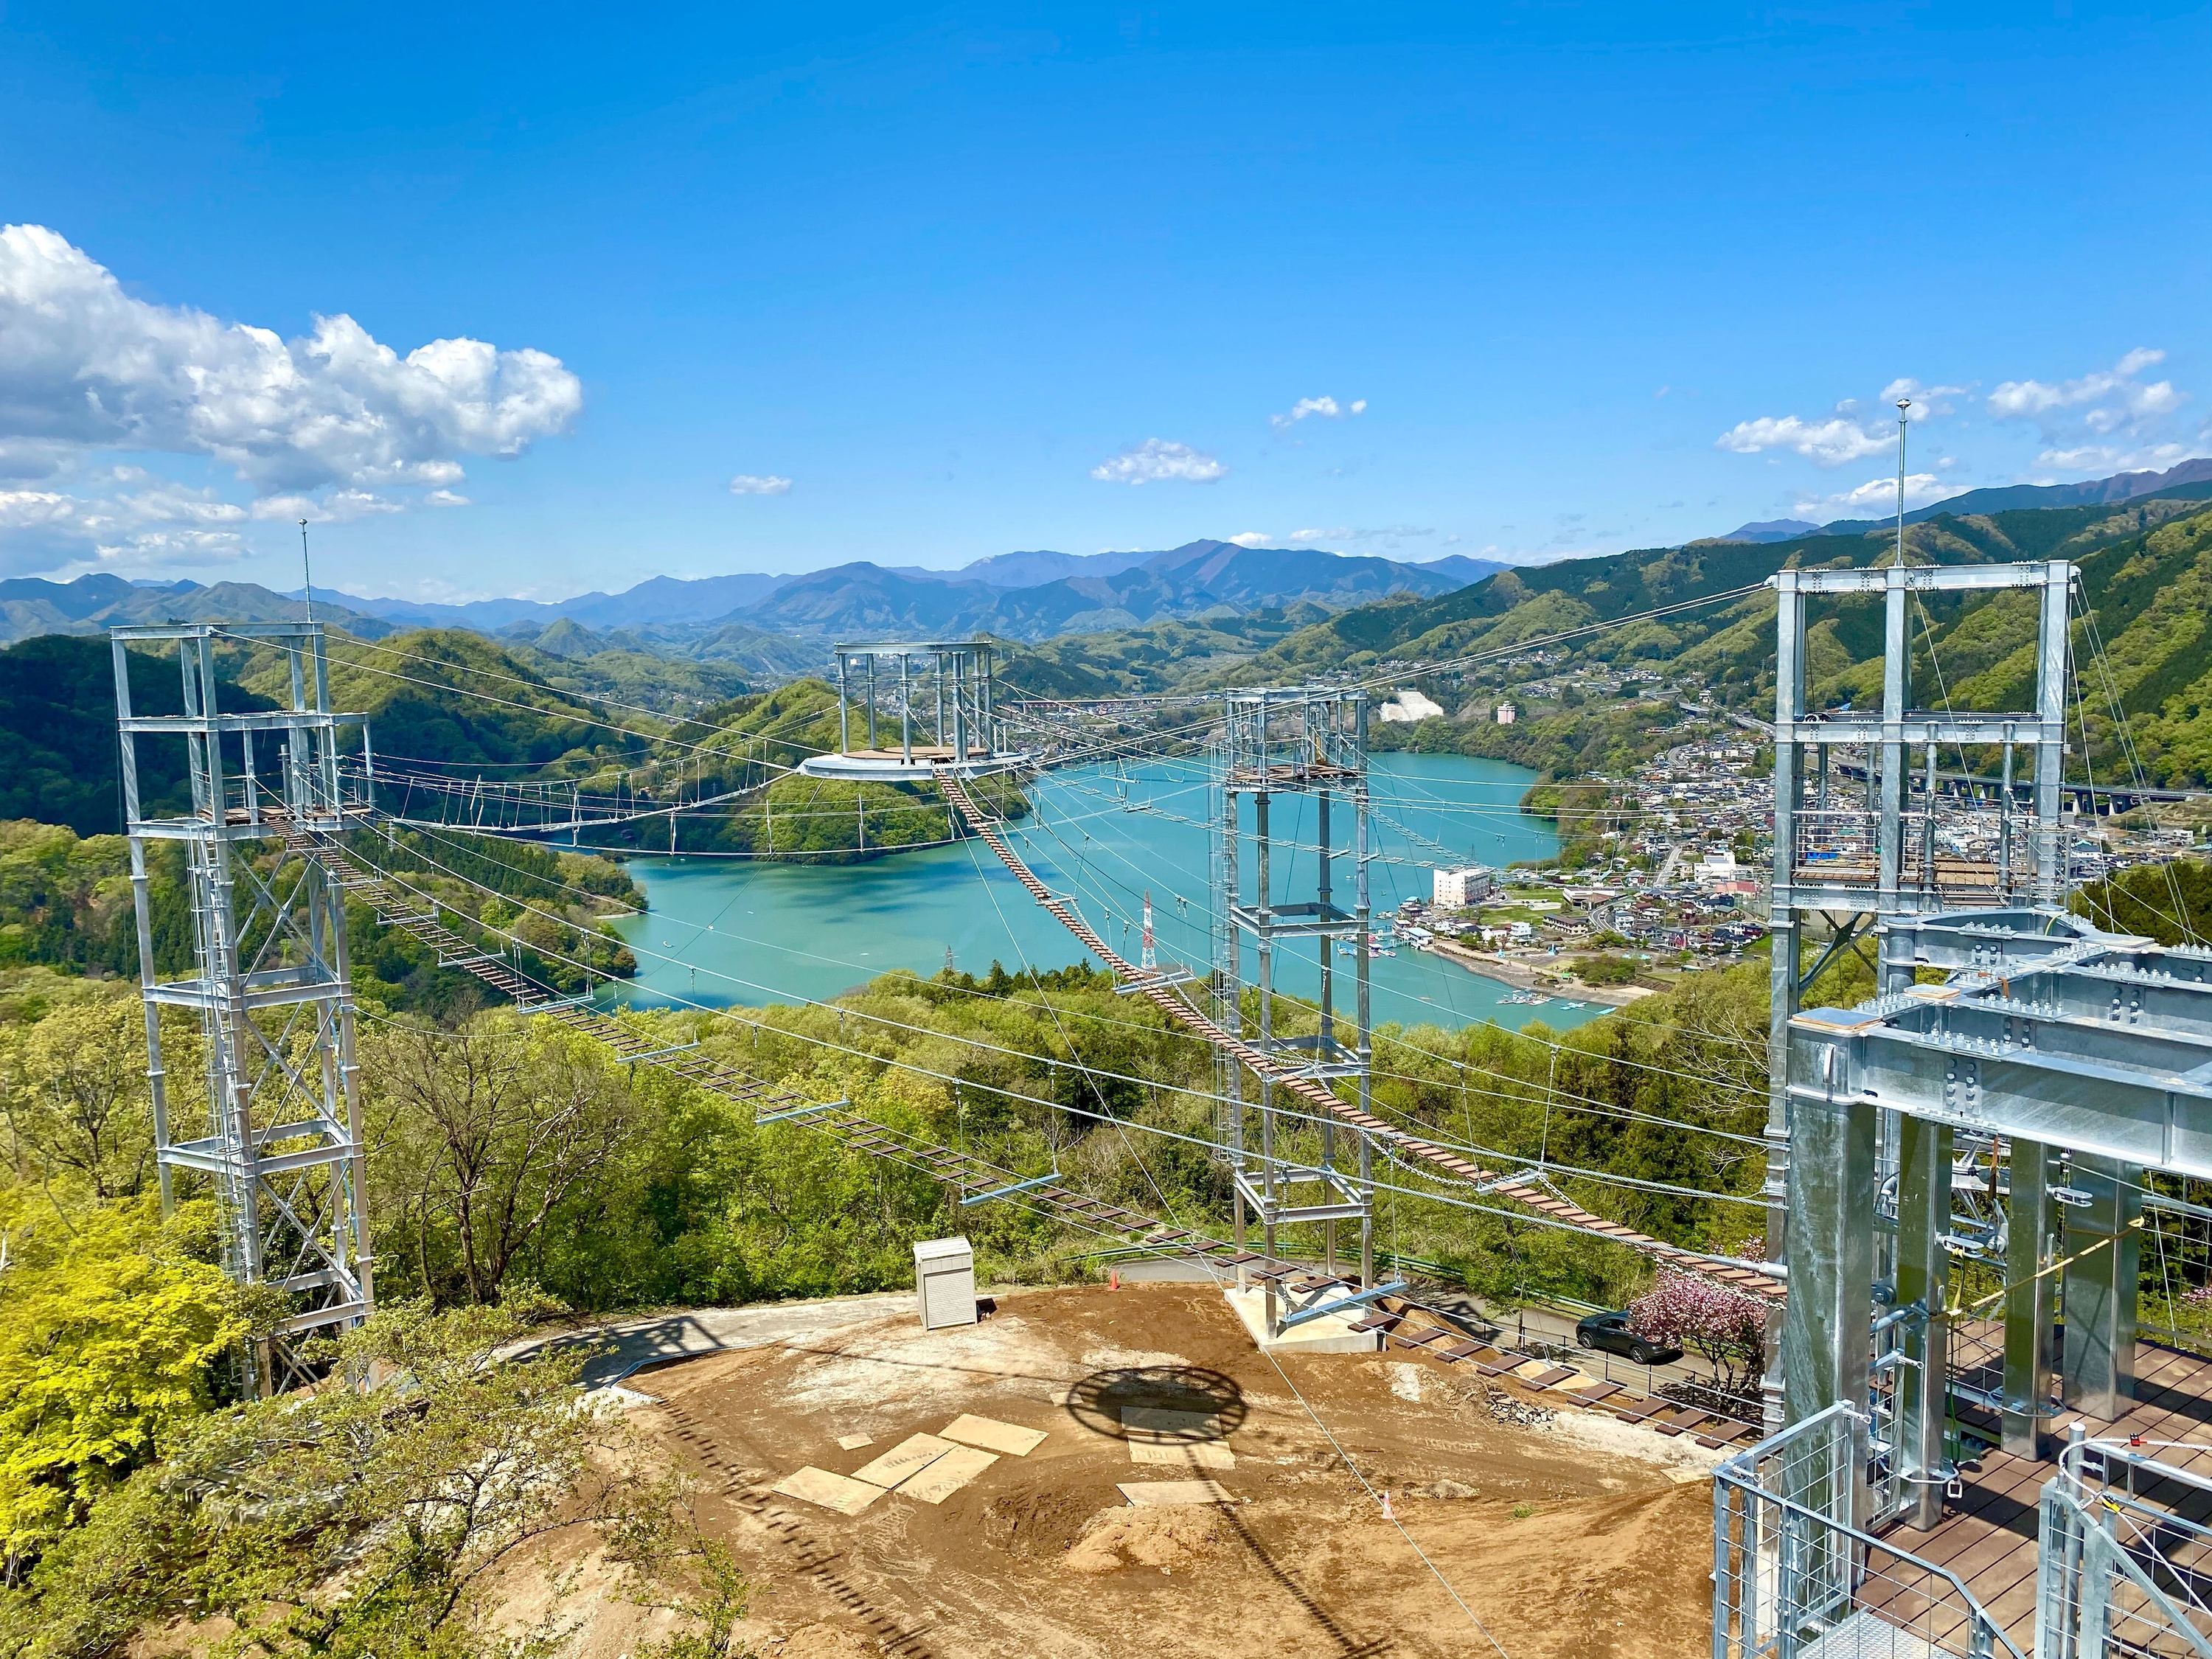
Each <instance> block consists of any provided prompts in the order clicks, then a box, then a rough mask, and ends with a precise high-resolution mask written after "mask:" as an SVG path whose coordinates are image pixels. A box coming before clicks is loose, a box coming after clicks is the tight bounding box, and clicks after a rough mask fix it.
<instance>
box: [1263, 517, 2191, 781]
mask: <svg viewBox="0 0 2212 1659" xmlns="http://www.w3.org/2000/svg"><path fill="white" fill-rule="evenodd" d="M1893 537H1894V532H1881V533H1877V534H1869V535H1864V536H1860V535H1850V536H1829V535H1821V536H1807V537H1800V538H1795V539H1793V540H1790V541H1784V542H1772V543H1766V544H1743V543H1716V542H1693V543H1692V544H1689V545H1687V546H1686V547H1680V548H1669V549H1661V550H1652V551H1638V552H1631V553H1622V554H1617V555H1613V556H1609V557H1606V558H1599V559H1578V560H1574V561H1571V562H1566V563H1563V564H1559V565H1551V566H1543V567H1539V568H1535V569H1530V570H1516V571H1508V572H1504V573H1502V574H1498V575H1496V576H1493V577H1491V578H1490V579H1489V580H1486V581H1483V582H1480V583H1477V584H1476V585H1475V586H1473V587H1469V588H1466V589H1463V590H1462V591H1461V592H1456V593H1452V594H1448V595H1446V596H1444V597H1443V598H1442V599H1431V600H1419V601H1394V602H1391V603H1389V604H1383V605H1368V606H1364V607H1363V608H1361V609H1359V610H1357V611H1346V612H1344V613H1343V614H1341V615H1340V616H1336V617H1330V618H1328V619H1327V620H1326V621H1323V622H1320V623H1316V624H1315V625H1313V626H1311V627H1308V628H1304V629H1300V630H1298V631H1297V632H1296V633H1294V634H1292V635H1290V636H1289V637H1288V638H1287V639H1285V640H1283V641H1281V642H1280V643H1279V644H1277V645H1275V646H1273V647H1271V648H1269V649H1267V650H1266V651H1263V652H1261V653H1258V654H1257V655H1255V656H1254V657H1253V658H1251V659H1249V661H1246V662H1244V663H1243V664H1242V665H1238V666H1237V667H1236V668H1235V669H1234V670H1233V671H1232V673H1231V678H1234V679H1236V680H1237V681H1239V682H1241V683H1244V684H1267V683H1271V682H1276V683H1279V682H1286V681H1295V680H1299V679H1306V678H1316V677H1318V676H1322V675H1329V674H1340V673H1342V672H1344V671H1347V670H1352V671H1370V672H1380V673H1382V674H1383V675H1385V676H1387V675H1388V674H1389V671H1390V670H1391V669H1392V668H1393V667H1394V666H1398V665H1402V666H1403V667H1404V668H1405V669H1406V671H1407V679H1408V682H1409V683H1413V682H1418V683H1419V684H1421V685H1422V686H1423V687H1424V688H1425V689H1428V690H1430V691H1431V695H1432V696H1436V697H1437V700H1438V701H1439V702H1443V703H1444V704H1445V706H1446V708H1447V709H1448V710H1449V709H1455V710H1456V711H1457V714H1458V716H1459V718H1457V719H1455V720H1451V721H1450V722H1449V726H1452V727H1455V728H1458V737H1457V738H1455V736H1454V734H1453V732H1450V731H1445V732H1428V733H1425V734H1423V735H1422V736H1421V737H1419V738H1414V737H1413V735H1412V734H1410V733H1407V734H1404V735H1401V734H1398V733H1392V734H1391V735H1390V737H1389V738H1388V739H1386V741H1389V742H1391V743H1412V742H1419V743H1420V744H1422V745H1423V746H1428V747H1455V746H1459V747H1474V748H1477V749H1479V750H1480V752H1485V753H1488V752H1492V750H1494V749H1496V748H1497V746H1498V740H1499V739H1498V734H1497V733H1495V732H1484V733H1480V734H1478V733H1476V732H1474V730H1473V729H1472V728H1473V725H1474V721H1473V718H1472V717H1473V715H1474V713H1475V711H1476V709H1477V708H1480V709H1481V710H1483V711H1486V710H1487V708H1488V707H1489V705H1490V702H1492V701H1493V700H1494V698H1495V695H1496V691H1497V689H1498V688H1499V687H1501V686H1505V685H1510V684H1515V683H1516V681H1526V680H1528V679H1530V678H1542V677H1543V676H1544V675H1545V674H1547V673H1552V672H1557V671H1559V670H1561V669H1571V668H1573V667H1575V666H1577V665H1582V666H1589V665H1606V666H1609V667H1612V668H1614V669H1622V668H1630V667H1637V666H1648V667H1651V668H1654V669H1659V670H1663V671H1664V672H1665V673H1666V674H1667V676H1668V678H1670V679H1672V680H1674V682H1675V683H1677V684H1685V685H1686V686H1687V687H1689V688H1692V689H1695V690H1701V691H1704V692H1706V693H1709V694H1710V695H1711V696H1713V697H1714V698H1715V699H1716V700H1717V702H1720V703H1721V704H1722V705H1723V706H1724V707H1731V708H1740V709H1742V710H1744V711H1746V712H1748V713H1752V714H1762V713H1764V712H1765V709H1766V708H1767V707H1768V706H1769V702H1768V700H1769V699H1771V696H1772V695H1773V678H1772V676H1773V652H1774V645H1773V639H1774V622H1773V619H1774V604H1773V600H1772V598H1771V595H1770V594H1769V593H1767V592H1765V590H1764V589H1763V588H1760V587H1759V586H1757V585H1758V584H1761V583H1764V582H1765V580H1766V579H1767V578H1768V577H1770V576H1771V575H1772V574H1774V573H1775V572H1776V571H1777V570H1779V569H1782V568H1784V567H1785V566H1793V567H1796V568H1820V567H1826V566H1871V565H1878V564H1885V563H1887V562H1890V561H1891V560H1892V559H1893V557H1894V556H1895V544H1894V539H1893ZM1905 556H1906V557H1907V558H1908V559H1910V560H1911V561H1914V562H1934V563H1941V564H1975V563H1999V562H2015V561H2023V560H2035V559H2044V558H2053V557H2063V558H2069V559H2072V560H2074V561H2075V562H2077V563H2078V565H2079V566H2080V569H2081V590H2080V593H2079V595H2078V596H2077V604H2078V605H2080V606H2081V614H2079V615H2078V616H2077V617H2076V620H2075V659H2076V662H2077V664H2078V665H2079V675H2078V678H2079V684H2080V687H2081V703H2082V708H2081V711H2080V714H2079V718H2080V719H2081V720H2084V721H2085V722H2086V728H2087V733H2088V738H2089V741H2088V744H2087V749H2086V754H2085V755H2077V757H2076V758H2075V765H2076V767H2077V770H2076V772H2075V775H2077V776H2079V775H2082V774H2081V771H2080V770H2079V769H2078V768H2080V767H2082V766H2084V765H2086V768H2087V770H2088V771H2089V772H2090V773H2091V774H2093V775H2094V776H2095V777H2096V778H2098V779H2099V780H2100V781H2107V782H2112V781H2124V780H2125V779H2127V778H2128V777H2129V776H2130V775H2131V769H2132V766H2133V764H2134V763H2135V760H2136V758H2139V759H2140V763H2141V764H2142V769H2143V771H2144V774H2145V776H2146V781H2148V782H2152V783H2155V784H2160V785H2166V786H2172V787H2203V786H2205V785H2207V784H2212V723H2208V721H2207V720H2206V719H2205V716H2206V714H2207V712H2208V711H2212V624H2208V620H2207V618H2208V615H2212V510H2208V509H2207V507H2206V506H2205V504H2204V502H2203V501H2202V500H2199V499H2193V498H2167V497H2156V498H2146V499H2143V500H2139V501H2130V502H2127V503H2125V504H2124V505H2123V506H2120V507H2111V506H2102V505H2091V506H2086V507H2066V508H2045V509H2023V510H2021V511H2017V512H2008V513H1994V514H1988V515H1981V514H1974V515H1968V516H1965V517H1954V516H1951V515H1945V514H1938V515H1937V516H1936V517H1934V518H1931V519H1929V520H1925V521H1924V522H1923V523H1920V524H1917V525H1911V526H1908V527H1907V529H1906V532H1905ZM1744 588H1750V589H1752V590H1753V591H1751V592H1746V593H1743V594H1741V596H1740V597H1737V598H1735V599H1723V601H1722V602H1720V603H1717V604H1713V605H1704V606H1699V607H1697V608H1693V609H1689V610H1685V611H1678V612H1675V613H1674V614H1671V615H1668V616H1663V617H1652V618H1649V619H1644V620H1638V621H1631V622H1626V623H1625V625H1622V626H1618V627H1612V628H1606V629H1602V630H1601V631H1598V632H1595V633H1591V634H1588V635H1583V636H1582V637H1580V638H1577V639H1575V640H1571V641H1565V642H1560V643H1555V644H1550V645H1547V646H1546V647H1545V649H1546V653H1547V655H1546V659H1545V662H1544V664H1543V665H1541V666H1539V665H1535V664H1534V662H1533V660H1530V659H1524V660H1523V661H1522V662H1521V663H1519V664H1516V665H1505V664H1498V665H1489V666H1484V665H1474V666H1471V667H1457V668H1454V669H1452V670H1450V671H1448V672H1444V673H1438V672H1436V671H1428V672H1423V671H1422V670H1421V668H1420V667H1419V665H1425V664H1433V663H1436V662H1438V661H1439V660H1444V661H1449V659H1458V658H1464V657H1467V656H1470V655H1474V654H1476V653H1510V652H1511V650H1512V647H1516V646H1521V645H1524V644H1530V643H1531V642H1541V641H1547V640H1548V639H1550V638H1551V637H1552V636H1554V635H1559V634H1564V633H1567V632H1570V631H1571V630H1574V629H1585V628H1589V627H1590V626H1591V625H1592V624H1600V623H1621V622H1622V621H1623V619H1625V618H1630V617H1639V616H1641V614H1642V613H1644V612H1647V611H1653V610H1657V609H1660V608H1662V607H1665V606H1668V605H1677V604H1680V603H1682V602H1684V601H1690V600H1699V599H1712V598H1713V597H1714V596H1717V595H1725V594H1729V593H1731V592H1735V590H1738V589H1744ZM2034 604H2035V601H2034V599H2033V596H2032V595H2029V594H2027V593H2021V592H2014V593H1998V594H1993V595H1987V596H1983V595H1948V594H1942V595H1929V596H1927V597H1926V599H1925V600H1924V602H1923V601H1919V600H1916V608H1915V613H1914V618H1913V627H1914V631H1915V636H1916V637H1915V641H1914V644H1915V661H1914V665H1913V684H1914V687H1915V690H1914V701H1915V702H1916V703H1918V704H1920V705H1922V706H1942V704H1944V703H1945V702H1948V703H1949V704H1951V705H1952V706H1954V707H1958V708H1985V709H2009V708H2025V707H2027V704H2028V702H2030V701H2031V698H2030V693H2029V689H2028V688H2029V681H2030V677H2031V670H2032V665H2033V639H2034V624H2033V610H2034ZM1880 653H1881V607H1880V602H1879V601H1878V600H1876V599H1855V600H1848V601H1840V602H1837V603H1835V604H1833V605H1824V606H1822V607H1821V608H1820V611H1818V612H1817V613H1816V620H1815V621H1814V624H1813V626H1812V628H1811V629H1810V630H1809V637H1808V696H1809V697H1810V699H1811V701H1812V702H1813V704H1814V706H1815V707H1836V706H1840V705H1842V704H1845V703H1860V704H1863V703H1864V702H1867V701H1869V700H1870V699H1872V698H1874V697H1875V696H1879V693H1880ZM1485 690H1487V691H1488V692H1489V693H1490V694H1491V695H1490V696H1480V693H1481V692H1483V691H1485ZM1546 712H1547V714H1548V713H1549V712H1551V711H1548V710H1547V711H1546ZM2123 717H2124V728H2125V730H2124V732H2123V729H2122V726H2123ZM1669 718H1671V716H1670V714H1669V713H1668V708H1666V707H1664V706H1659V707H1655V708H1654V709H1653V711H1652V719H1653V720H1654V721H1655V722H1656V723H1662V724H1663V723H1664V722H1665V720H1668V719H1669ZM1438 724H1443V723H1438ZM2129 740H2131V742H2132V750H2130V746H2129ZM1527 746H1528V745H1527V744H1526V743H1525V742H1524V743H1523V744H1522V747H1524V748H1525V747H1527ZM1578 746H1579V745H1577V744H1572V743H1565V744H1564V746H1563V747H1562V748H1560V749H1559V750H1558V751H1557V752H1558V753H1559V754H1565V753H1566V752H1568V751H1569V750H1574V749H1577V747H1578ZM1601 747H1602V749H1603V750H1604V751H1605V752H1607V754H1608V755H1609V756H1611V757H1613V759H1615V760H1616V761H1617V760H1618V759H1619V757H1620V752H1621V751H1620V745H1619V744H1617V743H1613V742H1608V743H1607V744H1604V745H1601ZM2077 747H2078V745H2077Z"/></svg>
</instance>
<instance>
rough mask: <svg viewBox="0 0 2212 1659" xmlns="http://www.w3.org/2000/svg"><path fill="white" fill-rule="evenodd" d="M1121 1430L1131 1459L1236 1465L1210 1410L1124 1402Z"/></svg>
mask: <svg viewBox="0 0 2212 1659" xmlns="http://www.w3.org/2000/svg"><path fill="white" fill-rule="evenodd" d="M1121 1431H1122V1433H1123V1435H1124V1436H1125V1437H1127V1440H1128V1443H1129V1461H1130V1462H1133V1463H1172V1464H1176V1465H1179V1466H1180V1467H1182V1468H1202V1469H1233V1468H1236V1467H1237V1454H1236V1453H1234V1452H1233V1451H1231V1450H1230V1449H1229V1442H1228V1440H1227V1438H1226V1437H1225V1435H1224V1434H1223V1432H1222V1428H1221V1419H1220V1418H1219V1416H1218V1415H1217V1414H1216V1413H1212V1412H1171V1411H1162V1410H1159V1409H1158V1408H1156V1407H1151V1406H1124V1407H1122V1408H1121Z"/></svg>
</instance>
